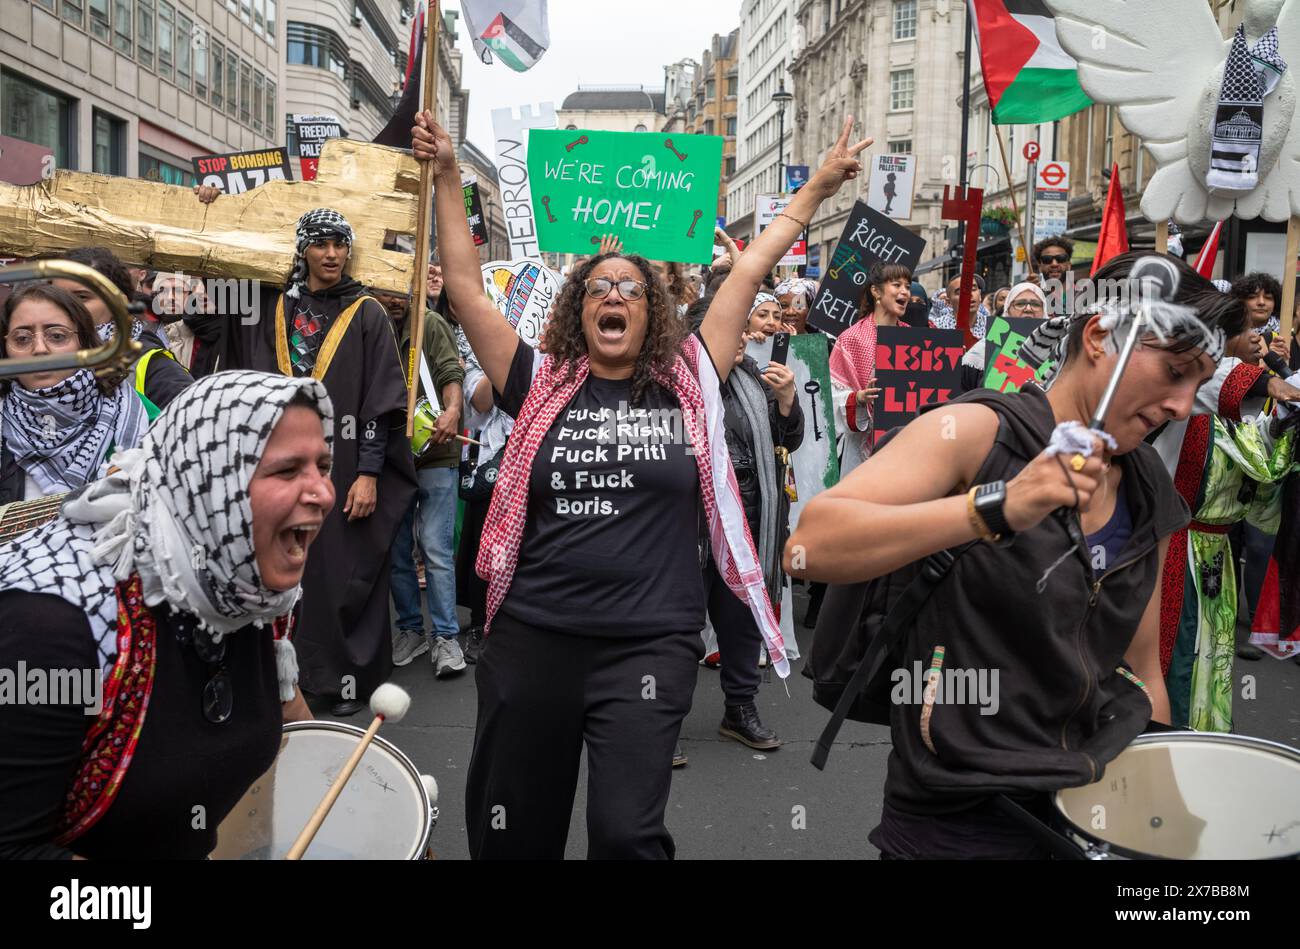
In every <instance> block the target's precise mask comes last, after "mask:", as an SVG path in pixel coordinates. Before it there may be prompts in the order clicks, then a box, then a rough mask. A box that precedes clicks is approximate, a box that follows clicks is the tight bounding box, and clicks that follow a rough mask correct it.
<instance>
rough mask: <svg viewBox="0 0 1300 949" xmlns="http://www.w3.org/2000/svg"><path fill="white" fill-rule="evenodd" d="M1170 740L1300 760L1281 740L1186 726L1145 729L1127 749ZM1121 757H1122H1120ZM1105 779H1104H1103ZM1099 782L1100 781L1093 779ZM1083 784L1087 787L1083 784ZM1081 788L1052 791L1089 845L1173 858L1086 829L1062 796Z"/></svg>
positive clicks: (1134, 856)
mask: <svg viewBox="0 0 1300 949" xmlns="http://www.w3.org/2000/svg"><path fill="white" fill-rule="evenodd" d="M1166 741H1172V742H1174V743H1177V744H1186V743H1188V742H1197V743H1205V744H1227V745H1242V746H1245V747H1252V748H1257V749H1259V750H1261V751H1273V752H1282V753H1283V757H1286V758H1291V759H1292V760H1294V761H1296V762H1300V749H1296V748H1292V747H1291V746H1290V745H1284V744H1282V743H1281V742H1277V741H1270V740H1269V739H1267V738H1256V737H1254V736H1253V735H1234V734H1231V733H1229V732H1198V731H1191V730H1188V729H1184V730H1182V731H1168V732H1143V733H1142V734H1141V735H1138V736H1137V737H1136V738H1134V739H1133V740H1132V741H1131V742H1129V744H1128V745H1126V746H1125V748H1126V749H1127V748H1131V747H1133V746H1134V745H1154V744H1160V743H1163V742H1166ZM1116 757H1118V756H1116ZM1101 780H1104V778H1102V779H1101ZM1092 783H1094V784H1095V783H1097V782H1095V781H1094V782H1092ZM1079 787H1087V785H1086V784H1085V785H1080V786H1079ZM1075 790H1078V788H1061V789H1060V790H1057V791H1054V792H1053V793H1052V806H1053V807H1054V808H1055V810H1056V813H1057V816H1058V817H1059V818H1060V819H1061V820H1062V821H1063V822H1064V823H1065V825H1066V826H1067V828H1068V829H1069V832H1070V833H1072V834H1076V835H1078V836H1079V837H1081V838H1083V840H1084V841H1086V842H1087V843H1088V844H1091V845H1094V846H1096V847H1097V848H1104V849H1105V851H1106V852H1107V853H1108V854H1110V855H1113V856H1117V857H1124V858H1126V859H1128V860H1170V859H1173V858H1172V857H1162V856H1160V855H1159V854H1153V853H1147V852H1145V851H1142V850H1133V849H1131V848H1129V847H1125V846H1123V845H1122V844H1117V843H1113V842H1111V841H1109V840H1106V839H1105V838H1103V837H1098V836H1097V835H1096V834H1095V833H1093V832H1092V831H1091V830H1085V829H1084V828H1082V827H1080V826H1079V825H1078V824H1076V823H1075V822H1074V821H1073V820H1071V819H1070V816H1069V815H1068V814H1066V813H1065V809H1064V808H1063V807H1062V805H1061V795H1062V794H1063V793H1065V792H1066V791H1075ZM1297 855H1300V851H1297V852H1295V853H1287V854H1279V855H1278V856H1276V857H1261V858H1260V859H1261V860H1294V859H1296V857H1297Z"/></svg>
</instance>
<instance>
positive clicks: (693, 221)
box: [686, 211, 704, 237]
mask: <svg viewBox="0 0 1300 949" xmlns="http://www.w3.org/2000/svg"><path fill="white" fill-rule="evenodd" d="M703 216H704V212H703V211H696V212H695V217H693V218H691V229H690V230H689V231H687V232H686V236H687V237H694V236H695V225H696V224H698V223H699V221H700V218H701V217H703Z"/></svg>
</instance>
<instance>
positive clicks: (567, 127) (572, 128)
mask: <svg viewBox="0 0 1300 949" xmlns="http://www.w3.org/2000/svg"><path fill="white" fill-rule="evenodd" d="M576 128H577V126H576V125H574V124H573V123H572V122H570V123H569V124H568V125H566V126H565V127H564V130H565V131H566V132H572V131H573V130H574V129H576Z"/></svg>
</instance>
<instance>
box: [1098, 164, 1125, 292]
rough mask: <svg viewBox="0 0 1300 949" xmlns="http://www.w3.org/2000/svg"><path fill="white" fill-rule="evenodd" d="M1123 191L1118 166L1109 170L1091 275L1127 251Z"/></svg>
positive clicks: (1113, 166)
mask: <svg viewBox="0 0 1300 949" xmlns="http://www.w3.org/2000/svg"><path fill="white" fill-rule="evenodd" d="M1125 214H1126V212H1125V211H1124V191H1123V189H1122V188H1121V187H1120V183H1119V164H1118V163H1116V164H1114V165H1112V166H1111V169H1110V190H1109V191H1108V192H1107V193H1106V208H1105V210H1103V211H1102V212H1101V234H1100V235H1099V236H1098V238H1097V256H1096V257H1094V258H1093V261H1092V273H1090V274H1089V275H1088V276H1095V275H1096V273H1097V271H1098V270H1100V269H1101V268H1102V267H1104V266H1105V265H1106V261H1108V260H1110V259H1111V258H1112V257H1118V256H1119V255H1120V254H1123V253H1125V252H1126V251H1127V250H1128V224H1127V222H1126V221H1125Z"/></svg>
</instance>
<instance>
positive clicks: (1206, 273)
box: [1196, 221, 1223, 280]
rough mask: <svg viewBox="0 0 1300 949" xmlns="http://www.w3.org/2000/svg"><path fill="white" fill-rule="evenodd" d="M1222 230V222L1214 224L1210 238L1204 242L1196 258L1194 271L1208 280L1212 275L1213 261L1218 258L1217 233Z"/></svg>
mask: <svg viewBox="0 0 1300 949" xmlns="http://www.w3.org/2000/svg"><path fill="white" fill-rule="evenodd" d="M1222 231H1223V222H1222V221H1220V222H1219V223H1217V224H1215V225H1214V230H1213V231H1211V232H1210V239H1209V240H1207V241H1206V242H1205V246H1204V247H1202V248H1201V253H1200V256H1199V257H1197V258H1196V272H1197V273H1198V274H1200V275H1201V276H1202V277H1204V278H1205V279H1206V280H1209V279H1210V278H1211V277H1213V276H1214V262H1215V261H1216V260H1218V259H1219V234H1220V232H1222Z"/></svg>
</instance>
